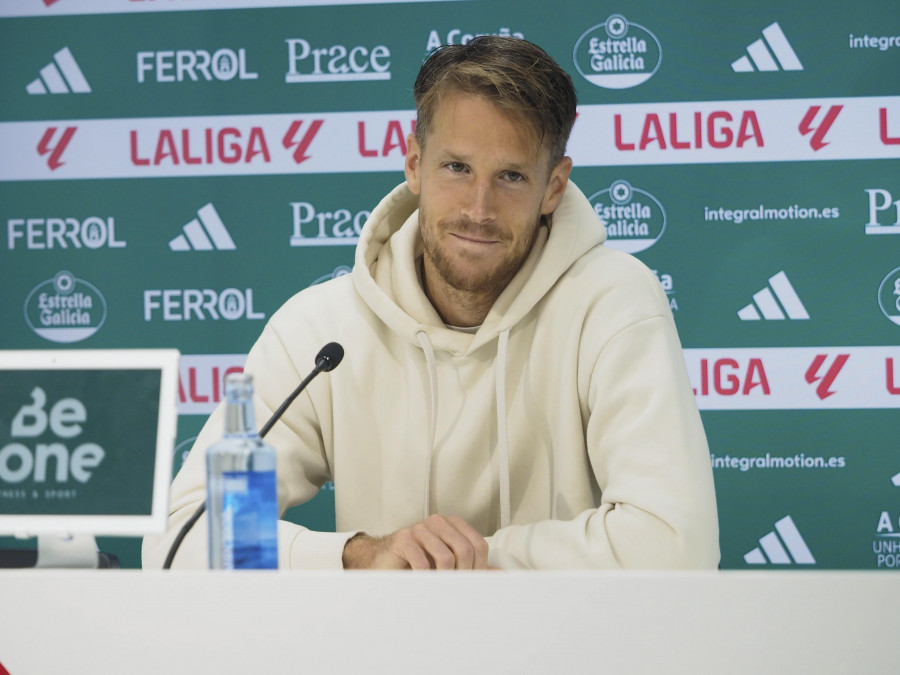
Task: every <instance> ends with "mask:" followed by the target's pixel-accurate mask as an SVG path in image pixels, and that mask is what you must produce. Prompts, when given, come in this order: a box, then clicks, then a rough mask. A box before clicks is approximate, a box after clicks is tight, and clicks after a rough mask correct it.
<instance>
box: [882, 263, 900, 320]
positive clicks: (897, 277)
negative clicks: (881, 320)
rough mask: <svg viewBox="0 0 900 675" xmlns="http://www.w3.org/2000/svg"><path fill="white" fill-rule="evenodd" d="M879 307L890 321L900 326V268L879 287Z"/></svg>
mask: <svg viewBox="0 0 900 675" xmlns="http://www.w3.org/2000/svg"><path fill="white" fill-rule="evenodd" d="M878 306H879V307H881V312H882V313H883V314H884V315H885V316H886V317H887V318H888V319H890V320H891V321H892V322H893V323H895V324H897V325H898V326H900V267H898V268H897V269H895V270H893V271H892V272H891V273H890V274H888V275H887V276H886V277H885V278H884V279H883V280H882V282H881V285H880V286H879V287H878Z"/></svg>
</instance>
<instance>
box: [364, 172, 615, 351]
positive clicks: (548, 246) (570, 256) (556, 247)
mask: <svg viewBox="0 0 900 675" xmlns="http://www.w3.org/2000/svg"><path fill="white" fill-rule="evenodd" d="M418 205H419V198H418V196H417V195H415V194H413V193H412V192H411V191H410V189H409V187H408V186H407V184H406V183H402V184H401V185H399V186H397V187H396V188H394V190H392V191H391V192H390V193H389V194H388V195H387V196H386V197H385V198H384V199H383V200H382V201H381V203H379V204H378V206H377V207H376V208H375V210H374V211H373V212H372V215H371V216H370V217H369V219H368V220H367V221H366V224H365V226H364V227H363V231H362V234H361V236H360V239H359V244H358V245H357V248H356V260H355V264H354V267H353V283H354V285H355V286H356V289H357V291H358V292H359V294H360V296H361V297H362V298H363V300H364V301H365V302H366V304H367V305H368V306H369V308H370V309H371V310H372V311H373V312H374V313H375V314H376V315H378V317H379V318H380V319H381V320H382V321H384V323H385V324H387V325H388V326H389V327H390V328H391V330H393V331H394V332H395V333H396V334H397V335H398V336H400V337H402V338H403V339H404V340H406V341H408V342H410V343H412V344H415V345H420V338H419V337H417V335H418V334H419V333H420V332H423V331H424V332H425V333H426V334H427V336H428V339H429V340H430V341H431V342H432V344H433V345H434V347H435V348H436V349H438V350H444V351H448V352H451V353H453V354H459V355H462V354H468V353H471V352H472V351H474V350H475V349H478V348H479V347H481V346H482V345H484V344H486V343H488V342H490V341H492V340H495V339H497V337H498V336H499V335H500V334H501V333H503V332H505V331H509V330H511V329H512V328H513V327H514V326H515V325H516V324H517V323H518V322H519V321H521V320H522V318H523V317H525V316H526V315H527V314H528V313H529V312H530V311H531V310H532V308H534V306H535V305H536V304H537V303H538V302H540V300H541V299H542V298H543V297H544V296H545V295H546V294H547V292H548V291H549V290H550V289H551V288H552V287H553V285H554V284H555V283H556V281H557V280H558V279H559V278H560V276H562V275H563V274H564V273H565V272H566V270H568V269H569V267H571V265H572V264H573V263H574V262H575V261H576V260H578V259H579V258H580V257H581V256H582V255H584V254H585V253H586V252H587V251H589V250H590V249H592V248H594V247H595V246H599V245H600V244H602V243H603V242H604V241H605V240H606V228H605V227H604V225H603V223H602V222H601V221H600V219H599V218H598V217H597V215H596V214H595V213H594V210H593V208H591V205H590V203H589V202H588V200H587V199H586V198H585V196H584V195H583V194H582V192H581V191H580V190H579V189H578V188H577V187H576V186H575V184H574V183H572V182H571V181H569V183H568V185H567V187H566V191H565V194H564V195H563V198H562V201H561V202H560V205H559V207H558V208H557V209H556V211H555V212H554V213H553V215H552V220H551V223H550V226H549V227H547V226H541V227H540V229H539V231H538V236H537V240H536V241H535V245H534V247H533V248H532V250H531V252H530V253H529V255H528V257H527V258H526V259H525V262H524V263H523V264H522V267H521V269H520V270H519V271H518V273H517V274H516V275H515V276H514V277H513V279H512V280H511V281H510V283H509V284H508V286H507V287H506V289H504V291H503V292H502V293H501V294H500V296H499V297H498V298H497V301H496V302H495V303H494V306H493V307H492V308H491V310H490V311H489V312H488V315H487V316H486V317H485V320H484V322H483V324H482V325H481V327H480V328H479V329H478V331H477V332H476V333H475V334H474V335H472V334H468V333H462V332H460V331H454V330H451V329H448V328H446V327H445V326H444V323H443V321H442V320H441V318H440V316H439V315H438V313H437V311H436V310H435V309H434V307H433V306H432V305H431V303H430V302H429V300H428V298H427V297H426V295H425V292H424V290H423V289H422V282H421V278H420V273H419V270H420V264H419V261H420V259H421V256H422V254H423V249H422V240H421V237H420V235H419V212H418Z"/></svg>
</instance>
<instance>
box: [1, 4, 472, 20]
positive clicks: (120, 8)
mask: <svg viewBox="0 0 900 675" xmlns="http://www.w3.org/2000/svg"><path fill="white" fill-rule="evenodd" d="M456 1H457V0H203V1H202V2H196V1H193V2H189V1H186V0H177V1H176V2H172V1H171V0H170V1H169V2H153V0H91V1H90V2H89V3H87V2H84V0H43V2H41V0H3V3H2V5H0V17H6V16H63V15H69V14H121V13H125V12H177V11H194V12H196V11H197V10H201V9H262V8H266V7H316V6H323V5H379V4H388V3H390V4H397V3H401V2H456Z"/></svg>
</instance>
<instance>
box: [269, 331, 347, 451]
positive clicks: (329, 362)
mask: <svg viewBox="0 0 900 675" xmlns="http://www.w3.org/2000/svg"><path fill="white" fill-rule="evenodd" d="M343 358H344V348H343V347H341V346H340V345H339V344H338V343H337V342H329V343H328V344H327V345H325V346H324V347H322V349H320V350H319V353H318V354H316V367H315V368H313V370H312V372H311V373H310V374H309V375H307V376H306V378H305V379H304V380H303V381H302V382H301V383H300V384H298V385H297V388H296V389H294V391H293V392H291V395H290V396H288V397H287V398H286V399H284V402H283V403H282V404H281V405H280V406H279V407H278V410H276V411H275V412H274V413H272V416H271V417H270V418H269V421H268V422H266V423H265V424H264V425H263V427H262V429H260V430H259V436H260V438H263V437H264V436H265V435H266V434H267V433H269V430H270V429H271V428H272V427H273V426H275V422H277V421H278V420H279V419H281V416H282V415H283V414H284V411H285V410H287V409H288V406H290V405H291V403H293V402H294V399H295V398H297V397H298V396H299V395H300V392H301V391H303V390H304V389H306V385H308V384H309V383H310V382H312V379H313V378H314V377H315V376H316V375H318V374H319V373H321V372H326V373H327V372H330V371H332V370H334V369H335V368H337V366H338V364H339V363H340V362H341V359H343Z"/></svg>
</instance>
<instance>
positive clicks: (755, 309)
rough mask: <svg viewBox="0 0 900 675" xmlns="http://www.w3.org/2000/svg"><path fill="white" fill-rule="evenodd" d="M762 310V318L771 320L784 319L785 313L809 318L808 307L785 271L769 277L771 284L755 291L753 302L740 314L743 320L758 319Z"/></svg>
mask: <svg viewBox="0 0 900 675" xmlns="http://www.w3.org/2000/svg"><path fill="white" fill-rule="evenodd" d="M776 298H777V300H776ZM754 303H755V304H754ZM779 303H780V304H779ZM782 310H783V311H782ZM760 312H762V318H764V319H767V320H770V321H771V320H778V319H784V315H785V314H787V316H788V318H789V319H808V318H809V314H808V313H807V312H806V307H804V306H803V303H802V302H800V297H799V296H798V295H797V291H795V290H794V287H793V286H791V282H790V281H789V280H788V278H787V274H785V273H784V272H783V271H781V272H779V273H778V274H776V275H775V276H773V277H769V286H767V287H766V288H764V289H762V290H761V291H759V292H758V293H754V294H753V302H751V303H750V304H749V305H747V306H746V307H744V308H743V309H741V310H740V311H739V312H738V316H739V317H740V319H741V321H758V320H759V319H760V315H759V314H760Z"/></svg>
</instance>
